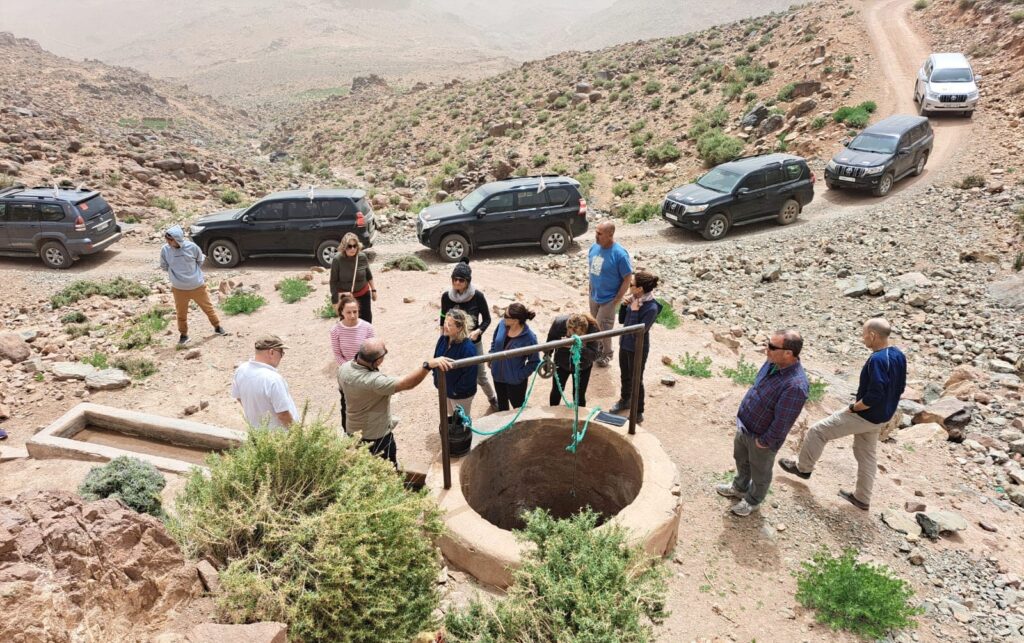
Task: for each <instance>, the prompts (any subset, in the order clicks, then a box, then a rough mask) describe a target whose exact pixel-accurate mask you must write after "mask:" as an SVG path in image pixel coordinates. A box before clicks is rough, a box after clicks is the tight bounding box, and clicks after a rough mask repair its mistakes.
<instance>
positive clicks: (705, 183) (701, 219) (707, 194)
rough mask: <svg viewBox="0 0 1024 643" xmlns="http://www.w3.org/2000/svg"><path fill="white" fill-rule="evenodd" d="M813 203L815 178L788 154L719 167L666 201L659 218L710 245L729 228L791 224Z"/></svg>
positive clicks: (802, 161)
mask: <svg viewBox="0 0 1024 643" xmlns="http://www.w3.org/2000/svg"><path fill="white" fill-rule="evenodd" d="M813 199H814V174H813V173H812V172H811V170H810V168H808V167H807V161H805V160H804V159H802V158H800V157H799V156H793V155H792V154H765V155H762V156H749V157H746V158H741V159H737V160H735V161H729V162H728V163H723V164H721V165H719V166H717V167H715V168H714V169H713V170H711V171H710V172H708V173H707V174H705V175H704V176H702V177H700V178H699V179H697V182H696V183H691V184H689V185H684V186H683V187H679V188H676V189H674V190H672V192H670V193H669V195H668V196H667V197H665V202H664V203H662V205H661V216H662V218H664V219H665V220H666V221H668V222H669V223H671V224H672V225H674V226H676V227H677V228H685V229H687V230H696V231H699V232H700V233H701V234H702V235H704V238H705V239H710V240H712V241H714V240H717V239H721V238H722V237H724V236H725V233H726V232H728V231H729V228H731V227H732V226H734V225H744V224H747V223H754V222H755V221H764V220H766V219H775V220H777V221H778V222H779V223H781V224H782V225H788V224H790V223H793V222H794V221H796V218H797V216H799V214H800V211H801V210H803V207H804V206H805V205H807V204H808V203H810V202H811V201H812V200H813Z"/></svg>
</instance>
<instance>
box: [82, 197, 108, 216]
mask: <svg viewBox="0 0 1024 643" xmlns="http://www.w3.org/2000/svg"><path fill="white" fill-rule="evenodd" d="M75 207H76V208H78V211H79V212H81V213H82V214H83V215H85V218H87V219H88V218H89V217H93V216H96V215H97V214H99V213H100V212H106V211H107V210H109V209H110V204H109V203H107V202H106V201H104V200H103V197H101V196H100V195H98V194H97V195H96V196H94V197H92V198H91V199H86V200H85V201H82V202H81V203H79V204H77V205H76V206H75Z"/></svg>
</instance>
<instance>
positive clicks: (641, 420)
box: [636, 413, 644, 424]
mask: <svg viewBox="0 0 1024 643" xmlns="http://www.w3.org/2000/svg"><path fill="white" fill-rule="evenodd" d="M636 423H637V424H643V423H644V414H643V413H637V414H636Z"/></svg>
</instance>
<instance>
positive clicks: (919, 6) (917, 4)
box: [914, 0, 928, 11]
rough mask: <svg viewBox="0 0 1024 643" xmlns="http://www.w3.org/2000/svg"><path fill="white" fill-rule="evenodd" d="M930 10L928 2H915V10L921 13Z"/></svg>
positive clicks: (915, 0) (920, 0)
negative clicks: (923, 10)
mask: <svg viewBox="0 0 1024 643" xmlns="http://www.w3.org/2000/svg"><path fill="white" fill-rule="evenodd" d="M927 8H928V0H914V9H916V10H917V11H920V10H921V9H927Z"/></svg>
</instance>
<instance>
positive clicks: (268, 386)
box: [231, 360, 299, 429]
mask: <svg viewBox="0 0 1024 643" xmlns="http://www.w3.org/2000/svg"><path fill="white" fill-rule="evenodd" d="M231 397H233V398H235V399H236V400H239V401H241V402H242V410H243V411H244V413H245V421H246V422H248V423H249V424H250V425H251V426H256V427H259V426H263V425H264V424H265V425H266V426H267V427H268V428H271V429H283V428H286V427H285V426H284V425H283V424H281V421H280V420H278V419H277V416H276V415H275V413H283V412H284V411H290V412H291V414H292V419H293V420H295V421H298V419H299V412H298V410H297V409H296V408H295V402H294V401H293V400H292V396H291V393H289V392H288V383H287V382H285V381H284V378H283V377H281V374H280V373H278V372H277V369H276V368H274V367H273V366H271V365H270V364H264V363H262V362H257V361H254V360H249V361H248V362H245V363H243V364H241V365H240V366H239V367H238V368H237V369H235V379H234V382H233V383H232V384H231Z"/></svg>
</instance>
